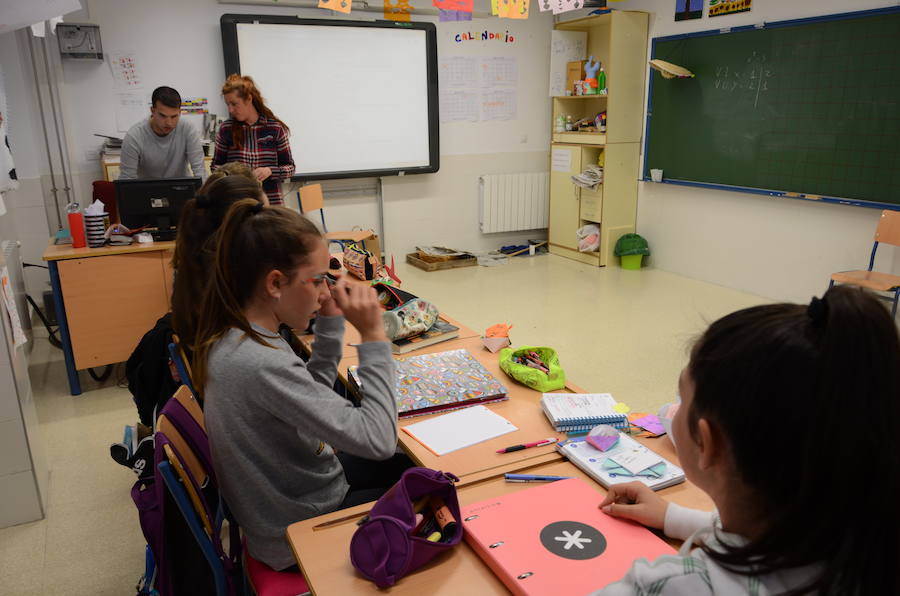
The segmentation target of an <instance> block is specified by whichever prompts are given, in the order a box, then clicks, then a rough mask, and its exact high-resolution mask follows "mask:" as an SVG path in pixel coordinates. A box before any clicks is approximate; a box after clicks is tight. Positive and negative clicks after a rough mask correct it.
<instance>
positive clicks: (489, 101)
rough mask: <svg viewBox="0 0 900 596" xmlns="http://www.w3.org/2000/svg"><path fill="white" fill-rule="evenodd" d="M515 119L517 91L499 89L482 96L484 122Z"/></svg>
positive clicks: (484, 93) (486, 92)
mask: <svg viewBox="0 0 900 596" xmlns="http://www.w3.org/2000/svg"><path fill="white" fill-rule="evenodd" d="M515 117H516V92H515V90H505V89H497V90H494V91H485V92H483V93H482V94H481V118H482V120H514V119H515Z"/></svg>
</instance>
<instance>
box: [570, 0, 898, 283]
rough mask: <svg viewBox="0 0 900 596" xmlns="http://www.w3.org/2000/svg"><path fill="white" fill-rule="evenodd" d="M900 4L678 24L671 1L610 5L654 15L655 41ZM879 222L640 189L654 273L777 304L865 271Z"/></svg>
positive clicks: (885, 253)
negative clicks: (836, 277)
mask: <svg viewBox="0 0 900 596" xmlns="http://www.w3.org/2000/svg"><path fill="white" fill-rule="evenodd" d="M896 4H897V3H896V2H889V1H884V0H882V1H878V0H854V2H852V3H847V2H842V1H840V0H792V1H791V2H784V1H783V0H754V2H753V10H752V11H750V12H748V13H741V14H737V15H732V16H725V17H714V18H708V17H706V16H704V17H703V18H702V19H698V20H693V21H681V22H677V23H676V22H675V21H674V18H673V16H674V10H675V2H672V1H669V0H627V1H625V2H616V3H615V4H611V5H610V6H613V7H614V8H616V9H622V10H644V11H647V12H650V13H653V14H652V15H651V24H650V37H651V38H653V37H662V36H666V35H674V34H677V33H688V32H692V31H704V30H708V29H720V28H723V27H734V26H740V25H749V24H755V23H761V22H764V21H780V20H785V19H794V18H804V17H811V16H817V15H823V14H833V13H840V12H847V11H850V10H865V9H871V8H881V7H885V6H896ZM573 16H574V15H573ZM648 55H649V52H648ZM684 66H686V67H688V68H690V65H689V64H688V65H684ZM825 125H826V124H825V123H823V126H825ZM880 213H881V212H880V210H877V209H869V208H864V207H849V206H841V205H829V204H820V203H815V202H811V201H809V202H808V201H801V200H797V199H773V198H768V197H763V196H760V195H754V194H749V193H739V192H728V191H718V190H710V189H703V188H693V187H678V186H675V185H668V184H654V183H652V182H641V183H640V194H639V201H638V232H640V233H641V234H642V235H644V236H646V238H647V239H648V240H649V242H650V245H651V249H652V250H653V257H652V262H653V264H654V265H655V266H656V267H659V268H661V269H665V270H667V271H671V272H674V273H678V274H681V275H685V276H688V277H692V278H696V279H701V280H704V281H709V282H712V283H716V284H720V285H723V286H727V287H731V288H737V289H741V290H745V291H748V292H751V293H754V294H758V295H761V296H768V297H771V298H774V299H778V300H795V301H808V300H809V298H810V296H812V295H813V294H817V293H821V292H822V291H823V290H824V289H825V288H826V287H827V286H828V280H829V277H830V275H831V273H832V272H834V271H841V270H845V269H857V268H862V269H864V268H865V267H866V265H868V258H869V251H870V250H871V246H872V236H873V234H874V232H875V226H876V224H877V222H878V217H879V215H880ZM892 250H893V249H892V247H890V246H886V247H883V248H881V249H880V251H879V259H878V263H876V267H880V268H881V269H882V270H888V271H889V270H893V269H896V267H897V266H896V265H895V259H894V258H893V252H892Z"/></svg>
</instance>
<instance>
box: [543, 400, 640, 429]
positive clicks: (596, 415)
mask: <svg viewBox="0 0 900 596" xmlns="http://www.w3.org/2000/svg"><path fill="white" fill-rule="evenodd" d="M615 407H616V400H615V398H614V397H613V396H612V395H611V394H609V393H545V394H544V396H543V397H542V398H541V408H542V409H543V410H544V414H546V415H547V418H548V419H549V420H550V424H552V425H553V429H554V430H555V431H556V432H564V433H571V432H580V431H586V430H591V429H592V428H594V427H595V426H597V425H598V424H609V425H610V426H614V427H616V428H618V429H626V428H628V416H626V415H625V414H622V413H619V412H616V410H615Z"/></svg>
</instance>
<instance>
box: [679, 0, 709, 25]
mask: <svg viewBox="0 0 900 596" xmlns="http://www.w3.org/2000/svg"><path fill="white" fill-rule="evenodd" d="M702 16H703V0H675V20H676V21H688V20H691V19H699V18H700V17H702Z"/></svg>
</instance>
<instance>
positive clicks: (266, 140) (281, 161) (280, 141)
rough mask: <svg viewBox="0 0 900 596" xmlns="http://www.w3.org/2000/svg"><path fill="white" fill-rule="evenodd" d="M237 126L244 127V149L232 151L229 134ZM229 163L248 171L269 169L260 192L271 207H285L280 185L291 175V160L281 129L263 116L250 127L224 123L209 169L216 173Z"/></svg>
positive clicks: (289, 147) (237, 123) (276, 123)
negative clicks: (246, 168)
mask: <svg viewBox="0 0 900 596" xmlns="http://www.w3.org/2000/svg"><path fill="white" fill-rule="evenodd" d="M236 126H243V127H244V146H243V147H242V148H241V149H237V148H235V147H234V143H233V142H232V136H231V135H232V130H233V128H234V127H236ZM232 161H237V162H240V163H244V164H247V165H248V166H249V167H250V169H251V170H253V169H256V168H263V167H265V168H271V169H272V175H271V176H269V177H268V178H266V179H265V180H263V183H262V186H263V190H264V191H265V192H266V195H267V196H268V197H269V202H270V203H271V204H273V205H282V204H284V198H283V195H282V193H281V181H282V180H287V179H289V178H290V177H291V176H292V175H293V174H294V158H293V157H291V145H290V143H288V135H287V131H286V130H285V129H284V126H282V125H281V124H279V123H278V122H277V121H275V120H271V119H269V118H266V117H264V116H260V117H259V120H257V121H256V122H255V123H254V124H252V125H250V126H248V125H246V124H244V123H242V122H235V121H234V120H232V119H230V118H229V119H228V120H226V121H225V122H223V123H222V126H221V127H220V128H219V133H218V134H217V135H216V152H215V155H213V160H212V165H211V167H210V169H211V170H215V169H216V168H217V167H219V166H221V165H224V164H226V163H229V162H232Z"/></svg>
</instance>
